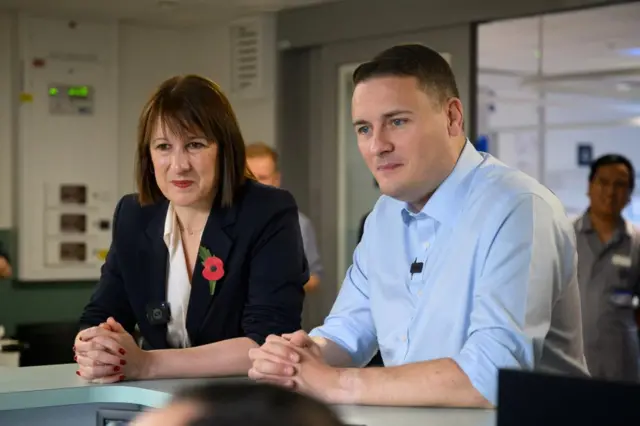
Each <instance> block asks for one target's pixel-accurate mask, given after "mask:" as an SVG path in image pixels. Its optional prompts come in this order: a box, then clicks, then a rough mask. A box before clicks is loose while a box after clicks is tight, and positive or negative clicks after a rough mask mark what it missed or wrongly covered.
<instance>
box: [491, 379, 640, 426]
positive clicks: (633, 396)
mask: <svg viewBox="0 0 640 426" xmlns="http://www.w3.org/2000/svg"><path fill="white" fill-rule="evenodd" d="M497 411H498V415H497V419H498V421H497V426H516V425H517V426H541V425H544V426H569V425H580V426H585V425H594V426H595V425H598V426H617V425H620V426H629V425H640V384H638V383H631V382H611V381H605V380H596V379H591V378H583V377H580V378H578V377H567V376H561V375H555V374H545V373H537V372H536V373H534V372H528V371H516V370H502V371H500V373H499V375H498V410H497Z"/></svg>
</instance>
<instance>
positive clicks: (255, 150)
mask: <svg viewBox="0 0 640 426" xmlns="http://www.w3.org/2000/svg"><path fill="white" fill-rule="evenodd" d="M246 153H247V158H261V157H270V158H271V159H272V160H273V164H275V166H276V171H278V170H279V169H280V165H279V164H278V159H279V156H278V153H277V152H276V150H275V149H273V148H271V147H270V146H269V145H267V144H266V143H264V142H254V143H252V144H249V145H247V148H246Z"/></svg>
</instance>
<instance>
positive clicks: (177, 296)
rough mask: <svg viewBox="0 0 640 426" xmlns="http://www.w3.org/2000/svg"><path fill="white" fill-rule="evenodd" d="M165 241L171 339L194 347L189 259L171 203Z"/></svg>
mask: <svg viewBox="0 0 640 426" xmlns="http://www.w3.org/2000/svg"><path fill="white" fill-rule="evenodd" d="M163 239H164V242H165V244H166V245H167V249H168V250H169V258H168V259H167V302H169V309H171V321H169V324H168V325H167V340H168V342H169V344H170V345H171V346H172V347H174V348H188V347H190V346H191V342H190V341H189V335H188V334H187V309H188V307H189V297H190V296H191V282H190V281H189V272H188V271H189V270H188V269H187V268H188V266H187V258H186V256H185V254H184V248H183V247H182V236H181V234H180V227H179V226H178V218H177V216H176V213H175V210H174V209H173V205H172V204H171V203H169V209H168V210H167V217H166V219H165V222H164V236H163Z"/></svg>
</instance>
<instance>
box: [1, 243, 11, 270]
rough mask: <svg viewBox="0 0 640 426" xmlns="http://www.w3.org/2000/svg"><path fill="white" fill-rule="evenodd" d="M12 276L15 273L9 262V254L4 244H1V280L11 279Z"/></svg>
mask: <svg viewBox="0 0 640 426" xmlns="http://www.w3.org/2000/svg"><path fill="white" fill-rule="evenodd" d="M12 274H13V271H12V268H11V262H10V261H9V253H7V251H6V250H5V248H4V246H3V244H2V243H1V242H0V279H1V278H11V275H12Z"/></svg>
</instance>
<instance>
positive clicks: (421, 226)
mask: <svg viewBox="0 0 640 426" xmlns="http://www.w3.org/2000/svg"><path fill="white" fill-rule="evenodd" d="M413 262H422V263H423V267H422V271H421V272H419V273H414V274H411V273H410V265H411V263H413ZM576 262H577V255H576V243H575V233H574V230H573V226H572V224H571V222H570V221H569V219H568V218H567V217H566V215H565V212H564V208H563V206H562V205H561V203H560V201H559V200H558V199H557V198H556V197H555V196H554V195H553V194H552V193H551V192H550V191H549V190H548V189H546V188H545V187H544V186H542V185H541V184H539V183H538V182H537V181H535V180H534V179H533V178H531V177H529V176H527V175H525V174H524V173H522V172H520V171H518V170H515V169H512V168H509V167H507V166H506V165H504V164H503V163H501V162H499V161H498V160H496V159H495V158H493V157H492V156H490V155H489V154H484V153H479V152H478V151H476V149H475V148H474V147H473V145H471V144H470V143H469V142H467V143H466V145H465V147H464V149H463V152H462V155H461V156H460V158H459V160H458V162H457V164H456V166H455V168H454V170H453V172H452V173H451V174H450V175H449V177H448V178H447V179H446V180H445V181H444V182H443V183H442V184H441V185H440V187H439V188H438V189H437V191H436V192H435V193H434V194H433V196H432V197H431V198H430V199H429V201H428V202H427V204H426V205H425V206H424V208H423V209H422V210H421V211H420V212H417V213H412V212H411V211H410V210H409V209H408V206H407V204H406V203H403V202H400V201H398V200H395V199H393V198H390V197H388V196H384V195H383V196H381V197H380V198H379V200H378V202H377V203H376V205H375V207H374V209H373V211H372V212H371V214H370V215H369V217H368V218H367V220H366V223H365V231H364V236H363V238H362V241H361V242H360V244H359V245H358V246H357V248H356V250H355V252H354V255H353V264H352V265H351V267H350V268H349V270H348V271H347V275H346V277H345V280H344V282H343V284H342V288H341V290H340V292H339V294H338V297H337V299H336V302H335V304H334V306H333V309H332V310H331V312H330V314H329V316H328V317H327V318H326V320H325V323H324V325H322V326H320V327H318V328H316V329H314V330H313V331H312V332H311V335H312V336H323V337H326V338H328V339H330V340H332V341H334V342H335V343H337V344H338V345H340V346H341V347H342V348H343V349H345V350H346V351H347V352H348V353H349V354H350V355H351V357H352V359H353V362H354V365H357V366H364V365H366V364H367V363H368V362H369V360H370V359H371V358H372V357H373V355H374V354H375V352H376V350H377V349H378V348H379V349H380V352H381V355H382V358H383V360H384V363H385V366H395V365H402V364H408V363H414V362H420V361H428V360H435V359H440V358H451V359H453V360H454V361H455V362H456V363H457V364H458V365H459V366H460V368H461V369H462V370H463V371H464V372H465V374H466V375H467V376H468V377H469V379H470V380H471V383H472V384H473V386H474V387H475V388H476V389H477V390H478V391H479V392H480V393H481V394H482V395H483V396H484V397H485V398H486V399H487V400H488V401H489V402H491V403H493V404H496V403H497V382H498V370H499V369H502V368H517V369H525V370H533V369H536V370H542V371H547V372H556V373H564V374H572V375H574V374H575V375H587V374H588V373H587V369H586V366H585V365H586V364H585V360H584V353H583V344H582V327H581V312H580V299H579V293H578V284H577V270H576Z"/></svg>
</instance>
